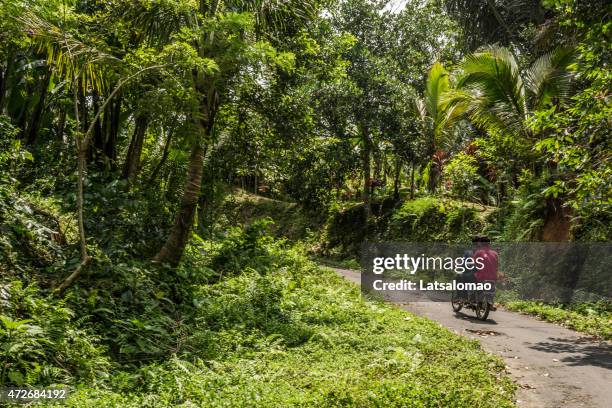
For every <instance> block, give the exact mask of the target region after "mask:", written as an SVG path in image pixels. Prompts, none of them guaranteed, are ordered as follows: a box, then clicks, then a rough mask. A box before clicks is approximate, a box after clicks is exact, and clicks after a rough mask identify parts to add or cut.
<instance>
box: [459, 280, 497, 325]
mask: <svg viewBox="0 0 612 408" xmlns="http://www.w3.org/2000/svg"><path fill="white" fill-rule="evenodd" d="M483 283H490V284H491V286H490V288H491V289H489V290H475V291H474V290H454V291H453V292H452V294H451V306H452V307H453V311H454V312H455V313H459V311H461V309H463V308H464V307H465V308H466V309H471V310H473V311H474V312H475V313H476V318H478V319H479V320H482V321H485V320H487V318H488V317H489V312H492V311H495V310H496V308H495V305H494V304H493V298H494V297H495V281H484V282H483Z"/></svg>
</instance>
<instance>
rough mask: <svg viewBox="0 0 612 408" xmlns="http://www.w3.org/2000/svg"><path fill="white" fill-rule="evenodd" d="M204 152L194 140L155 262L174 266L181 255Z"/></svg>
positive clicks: (189, 225)
mask: <svg viewBox="0 0 612 408" xmlns="http://www.w3.org/2000/svg"><path fill="white" fill-rule="evenodd" d="M198 139H199V138H198ZM204 154H205V152H204V148H203V147H202V141H201V140H198V141H196V142H195V143H194V146H193V149H192V151H191V157H190V159H189V168H188V170H187V180H186V182H185V189H184V192H183V197H182V199H181V203H180V206H179V209H178V212H177V214H176V218H175V220H174V226H173V227H172V231H171V232H170V236H169V237H168V240H167V241H166V243H165V244H164V246H163V247H162V248H161V249H160V250H159V252H158V253H157V255H155V258H154V260H155V261H156V262H160V263H167V264H169V265H171V266H176V265H178V263H179V261H180V260H181V257H182V256H183V252H184V250H185V246H186V245H187V240H188V239H189V234H190V232H191V226H192V225H193V219H194V214H195V209H196V206H197V204H198V197H199V195H200V186H201V183H202V171H203V164H204Z"/></svg>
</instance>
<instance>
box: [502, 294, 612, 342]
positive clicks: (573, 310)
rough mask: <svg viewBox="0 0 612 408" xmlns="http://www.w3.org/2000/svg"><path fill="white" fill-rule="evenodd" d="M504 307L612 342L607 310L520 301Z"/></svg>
mask: <svg viewBox="0 0 612 408" xmlns="http://www.w3.org/2000/svg"><path fill="white" fill-rule="evenodd" d="M591 306H594V307H591ZM505 307H506V308H507V309H509V310H514V311H517V312H521V313H525V314H530V315H533V316H537V317H539V318H541V319H543V320H546V321H548V322H552V323H557V324H560V325H562V326H565V327H568V328H570V329H573V330H576V331H579V332H582V333H586V334H590V335H593V336H596V337H600V338H602V339H605V340H612V313H611V312H610V311H609V310H605V309H603V310H602V309H598V308H597V306H596V305H590V304H578V305H573V306H570V307H569V308H567V307H566V308H563V307H561V306H558V305H547V304H543V303H540V302H534V301H524V300H521V301H510V302H507V303H506V304H505Z"/></svg>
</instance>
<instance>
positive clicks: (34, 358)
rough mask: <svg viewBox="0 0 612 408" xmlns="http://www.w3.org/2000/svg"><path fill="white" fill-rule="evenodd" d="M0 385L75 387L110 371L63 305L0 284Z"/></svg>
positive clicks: (31, 290)
mask: <svg viewBox="0 0 612 408" xmlns="http://www.w3.org/2000/svg"><path fill="white" fill-rule="evenodd" d="M0 304H1V305H2V314H0V344H2V346H1V347H0V364H1V365H2V368H1V375H0V384H2V385H39V386H44V385H50V384H76V383H77V382H88V383H90V384H95V383H96V382H98V381H103V380H104V379H105V376H106V375H107V372H108V370H109V368H110V361H109V359H108V357H107V356H106V355H105V352H106V350H105V348H104V347H103V346H102V345H101V344H100V339H99V337H97V336H96V335H95V334H93V332H92V331H91V330H90V329H87V328H86V327H85V326H86V324H85V321H86V320H87V318H86V317H85V318H83V317H79V318H78V319H76V320H75V312H74V311H73V310H72V309H71V308H69V307H68V306H67V305H66V302H65V301H57V300H55V299H52V298H48V297H45V296H44V295H43V294H42V293H41V292H40V290H39V289H38V288H37V287H36V286H35V285H34V284H31V285H29V286H27V287H23V285H22V283H21V282H19V281H12V282H10V283H5V284H2V285H1V286H0Z"/></svg>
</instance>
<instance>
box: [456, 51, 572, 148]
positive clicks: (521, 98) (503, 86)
mask: <svg viewBox="0 0 612 408" xmlns="http://www.w3.org/2000/svg"><path fill="white" fill-rule="evenodd" d="M571 61H572V52H571V50H569V49H565V48H558V49H556V50H554V51H552V52H551V53H549V54H545V55H543V56H541V57H540V58H538V59H537V60H536V61H535V62H534V63H533V64H532V65H531V67H529V68H528V69H527V70H525V71H524V72H521V70H520V69H519V66H518V63H517V61H516V58H515V57H514V55H513V54H512V53H511V52H510V51H509V50H508V49H506V48H502V47H496V46H490V47H488V48H486V49H485V50H483V51H481V52H477V53H474V54H470V55H468V56H467V57H465V59H464V60H463V62H462V63H461V64H460V65H459V76H458V79H457V85H456V90H455V91H454V92H453V94H452V96H451V98H450V100H449V103H450V104H451V105H463V106H464V108H465V109H466V111H467V112H468V115H469V117H470V120H471V121H472V123H474V125H476V126H477V127H479V128H481V129H482V130H485V131H487V132H489V133H491V132H501V133H502V134H506V135H513V136H515V137H526V138H533V137H535V136H536V135H534V134H533V133H532V131H531V129H530V128H529V127H528V125H527V119H529V117H530V116H531V115H532V114H533V113H534V112H535V111H536V110H537V109H540V108H543V107H545V106H547V105H549V104H552V103H556V102H560V101H562V100H564V99H565V98H567V97H568V96H569V92H570V79H571V73H570V71H569V69H568V67H569V65H570V63H571Z"/></svg>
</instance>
